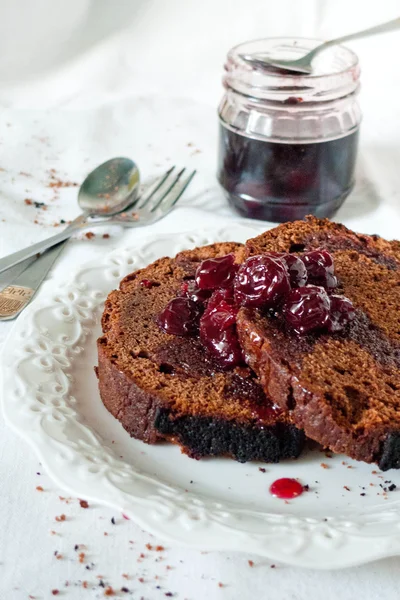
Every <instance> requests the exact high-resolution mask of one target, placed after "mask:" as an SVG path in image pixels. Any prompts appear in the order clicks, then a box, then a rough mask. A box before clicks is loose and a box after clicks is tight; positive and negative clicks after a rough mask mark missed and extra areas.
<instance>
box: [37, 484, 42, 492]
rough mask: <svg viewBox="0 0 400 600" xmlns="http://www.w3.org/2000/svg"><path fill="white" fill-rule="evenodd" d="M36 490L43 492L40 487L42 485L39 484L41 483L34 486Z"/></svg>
mask: <svg viewBox="0 0 400 600" xmlns="http://www.w3.org/2000/svg"><path fill="white" fill-rule="evenodd" d="M36 490H37V491H38V492H44V489H43V488H42V486H41V485H37V486H36Z"/></svg>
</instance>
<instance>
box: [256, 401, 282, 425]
mask: <svg viewBox="0 0 400 600" xmlns="http://www.w3.org/2000/svg"><path fill="white" fill-rule="evenodd" d="M251 412H252V414H253V416H254V417H255V418H256V419H257V420H258V421H267V422H268V421H271V420H273V421H275V419H276V418H277V417H278V416H279V415H280V414H282V410H281V409H280V408H279V407H278V406H275V405H273V404H252V406H251Z"/></svg>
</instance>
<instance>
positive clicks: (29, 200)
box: [24, 198, 33, 206]
mask: <svg viewBox="0 0 400 600" xmlns="http://www.w3.org/2000/svg"><path fill="white" fill-rule="evenodd" d="M24 202H25V204H26V205H27V206H31V205H32V204H33V202H32V200H31V199H30V198H25V200H24Z"/></svg>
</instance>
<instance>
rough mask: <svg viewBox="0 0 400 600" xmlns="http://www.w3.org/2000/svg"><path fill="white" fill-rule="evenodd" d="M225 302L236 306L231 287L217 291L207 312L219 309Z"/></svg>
mask: <svg viewBox="0 0 400 600" xmlns="http://www.w3.org/2000/svg"><path fill="white" fill-rule="evenodd" d="M223 300H227V301H230V304H232V305H234V304H235V302H234V299H233V289H232V288H231V287H230V288H223V289H221V290H215V291H214V292H213V293H212V296H211V298H210V299H209V301H208V304H207V310H209V311H210V310H212V309H213V308H215V307H217V306H218V305H219V304H220V303H221V302H222V301H223Z"/></svg>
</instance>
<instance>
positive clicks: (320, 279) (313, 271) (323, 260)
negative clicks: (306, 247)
mask: <svg viewBox="0 0 400 600" xmlns="http://www.w3.org/2000/svg"><path fill="white" fill-rule="evenodd" d="M300 258H301V260H302V261H303V263H304V265H305V267H306V269H307V274H308V282H309V283H312V284H313V285H319V286H322V287H324V288H325V289H327V290H332V289H334V288H335V287H337V279H336V277H335V275H334V264H333V256H332V254H330V253H329V252H327V251H326V250H313V251H312V252H306V253H305V254H303V255H302V256H301V257H300Z"/></svg>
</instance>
